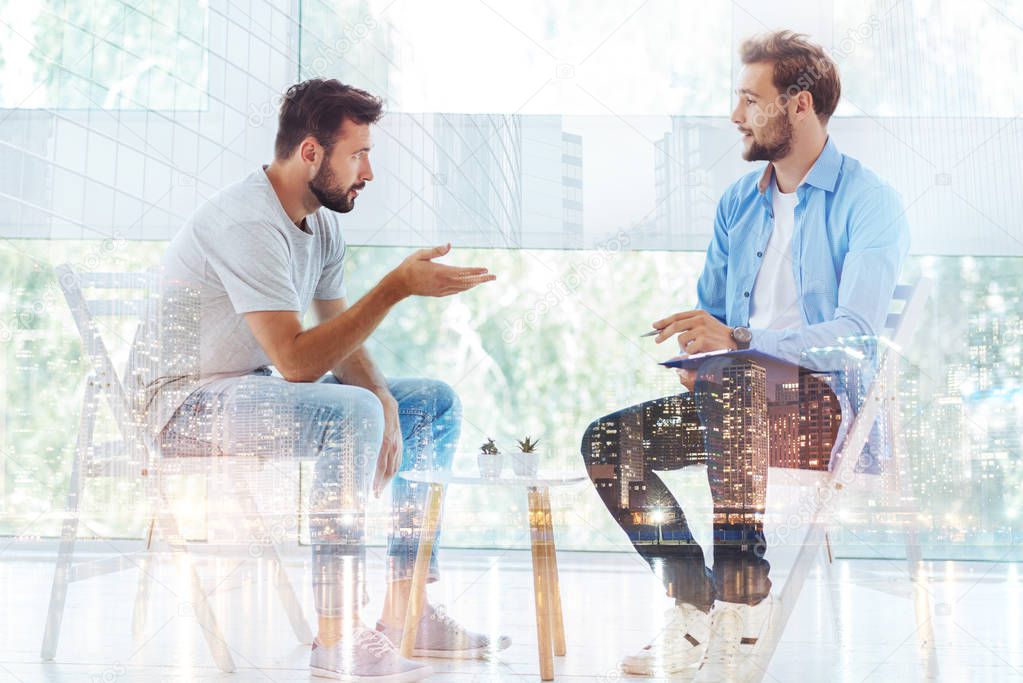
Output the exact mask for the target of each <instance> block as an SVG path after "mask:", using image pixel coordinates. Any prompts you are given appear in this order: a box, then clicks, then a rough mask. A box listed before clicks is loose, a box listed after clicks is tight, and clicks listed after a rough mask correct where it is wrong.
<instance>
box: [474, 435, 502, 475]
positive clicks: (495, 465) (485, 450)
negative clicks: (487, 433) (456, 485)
mask: <svg viewBox="0 0 1023 683" xmlns="http://www.w3.org/2000/svg"><path fill="white" fill-rule="evenodd" d="M476 463H477V464H478V465H479V468H480V476H481V477H483V478H484V479H496V478H497V477H500V476H501V451H500V450H498V448H497V444H496V443H494V440H493V439H491V438H489V437H488V438H487V441H486V443H484V444H483V445H482V446H480V452H479V453H477V454H476Z"/></svg>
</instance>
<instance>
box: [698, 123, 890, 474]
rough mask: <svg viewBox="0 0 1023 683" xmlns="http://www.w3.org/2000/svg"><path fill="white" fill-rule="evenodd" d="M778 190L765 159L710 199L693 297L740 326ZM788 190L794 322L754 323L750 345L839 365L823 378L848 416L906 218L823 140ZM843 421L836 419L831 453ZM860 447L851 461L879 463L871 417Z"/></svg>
mask: <svg viewBox="0 0 1023 683" xmlns="http://www.w3.org/2000/svg"><path fill="white" fill-rule="evenodd" d="M777 191H778V189H777V184H776V183H775V182H774V167H773V166H772V165H771V164H768V165H767V167H766V168H764V169H762V170H760V171H754V172H753V173H750V174H748V175H745V176H743V177H742V178H740V179H739V180H738V181H737V182H735V183H734V184H733V185H732V186H731V187H729V188H728V189H727V190H726V191H725V194H724V196H722V198H721V201H720V202H719V203H718V207H717V216H716V218H715V221H714V237H713V239H712V240H711V243H710V247H709V248H708V249H707V260H706V263H705V264H704V268H703V273H702V275H701V276H700V281H699V283H698V286H697V295H698V301H699V304H698V305H699V308H701V309H702V310H705V311H707V312H708V313H710V314H711V315H713V316H714V317H715V318H717V319H718V320H720V321H721V322H723V323H725V324H726V325H729V326H731V327H748V326H749V315H750V301H751V299H752V296H753V287H754V285H755V283H756V279H757V273H758V272H759V270H760V264H761V262H762V261H763V255H764V252H765V251H766V249H767V241H768V239H770V237H771V230H772V229H773V228H774V209H773V206H772V199H773V196H774V195H773V193H774V192H777ZM796 195H797V197H798V198H799V203H798V204H797V205H796V209H795V226H794V227H795V229H794V232H793V236H792V254H791V256H792V277H793V278H794V279H795V283H796V293H797V296H798V298H799V310H800V314H801V316H802V325H800V326H799V327H794V328H790V329H777V330H776V329H760V328H754V329H752V330H751V331H752V333H753V341H752V342H751V344H750V348H752V349H755V350H757V351H761V352H763V353H766V354H769V355H771V356H774V357H776V358H781V359H783V360H786V361H789V362H791V363H797V364H799V365H802V366H804V367H808V368H811V369H814V370H821V371H841V372H837V373H836V374H835V375H834V376H833V381H832V382H831V385H832V388H833V389H834V390H835V392H836V394H838V395H839V400H840V401H842V403H843V405H845V406H847V407H848V408H849V409H851V414H847V415H846V417H852V415H854V414H855V413H856V412H857V408H858V403H859V402H860V401H862V399H863V398H864V394H865V392H866V390H867V385H868V384H869V383H870V381H871V379H872V378H873V375H874V360H875V357H874V349H875V348H876V347H875V345H874V344H873V343H872V342H870V341H869V340H870V339H872V338H876V337H877V336H879V335H880V334H881V331H882V329H883V327H884V321H885V317H886V316H887V314H888V307H889V305H890V304H891V300H892V294H893V293H894V291H895V285H896V284H897V282H898V278H899V273H900V271H901V269H902V263H903V261H904V260H905V258H906V254H907V253H908V251H909V226H908V224H907V222H906V218H905V211H904V209H903V208H902V200H901V199H900V197H899V195H898V193H897V192H896V191H895V189H894V188H892V187H891V186H890V185H888V184H887V183H885V182H884V181H883V180H881V179H880V178H879V177H878V176H877V175H875V174H874V173H873V172H871V171H869V170H867V169H866V168H864V167H863V166H862V165H861V164H860V162H858V161H856V160H855V159H853V158H851V157H848V156H846V155H844V154H842V153H841V152H839V151H838V148H837V147H835V143H834V142H832V140H831V138H828V141H827V142H826V143H825V145H824V149H823V150H822V151H821V153H820V156H818V157H817V161H816V162H814V164H813V167H811V169H810V172H809V173H808V174H807V176H806V178H805V179H804V181H803V183H802V184H800V186H799V187H798V188H796ZM850 340H853V341H851V342H850ZM855 340H859V341H858V342H857V341H855ZM863 340H867V341H863ZM856 346H859V347H860V348H862V349H863V350H864V351H866V354H864V355H862V356H856V355H853V357H850V354H849V353H847V352H846V351H845V350H846V349H849V348H850V347H856ZM857 358H859V359H862V360H856V359H857ZM851 361H852V364H851ZM850 375H855V378H853V377H850ZM848 426H849V423H848V421H847V420H843V428H842V431H841V432H840V434H839V437H838V440H837V441H836V444H835V451H837V450H838V448H839V447H840V445H841V442H842V438H843V436H844V433H845V431H846V429H847V428H848ZM864 455H866V456H873V457H869V458H866V459H861V460H860V463H861V464H859V465H858V466H857V469H859V470H866V471H872V472H877V471H879V470H878V467H879V464H880V463H879V462H878V460H879V459H885V458H887V457H890V449H889V444H888V443H887V439H885V438H883V435H882V433H881V432H880V431H879V426H878V425H877V424H875V425H873V428H872V430H871V436H870V440H869V442H868V444H867V447H866V449H865V453H864ZM831 464H832V466H833V465H834V461H832V463H831Z"/></svg>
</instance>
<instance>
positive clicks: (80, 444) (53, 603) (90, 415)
mask: <svg viewBox="0 0 1023 683" xmlns="http://www.w3.org/2000/svg"><path fill="white" fill-rule="evenodd" d="M98 400H99V391H98V389H97V388H96V384H95V382H94V381H93V379H92V378H91V377H90V379H89V380H88V382H87V384H86V385H85V397H84V399H83V401H82V414H81V417H80V418H79V424H78V439H77V443H76V444H75V458H74V460H73V461H72V463H71V480H70V481H69V482H68V491H67V501H66V503H65V505H64V521H63V524H61V531H60V549H59V550H58V552H57V565H56V567H55V568H54V570H53V586H52V588H51V590H50V606H49V609H48V610H47V613H46V630H45V631H44V632H43V645H42V648H41V649H40V656H41V657H42V659H43V660H44V661H50V660H52V659H53V658H54V657H55V656H56V654H57V641H58V640H59V639H60V626H61V622H62V621H63V620H64V602H65V600H66V599H67V588H68V574H69V573H70V571H71V561H72V560H73V559H74V554H75V540H76V539H77V537H78V506H79V503H80V501H81V497H82V489H83V485H82V467H83V465H84V463H85V458H86V454H87V452H88V449H89V447H90V445H91V444H92V434H93V429H94V427H95V425H96V402H97V401H98Z"/></svg>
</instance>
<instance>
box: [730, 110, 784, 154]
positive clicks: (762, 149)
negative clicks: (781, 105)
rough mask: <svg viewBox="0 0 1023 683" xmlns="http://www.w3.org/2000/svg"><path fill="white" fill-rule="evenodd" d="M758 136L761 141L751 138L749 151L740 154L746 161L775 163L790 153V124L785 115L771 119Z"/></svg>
mask: <svg viewBox="0 0 1023 683" xmlns="http://www.w3.org/2000/svg"><path fill="white" fill-rule="evenodd" d="M760 134H761V136H762V137H763V141H762V142H761V141H758V140H757V139H756V138H755V137H754V138H752V139H751V140H750V146H749V149H747V150H746V151H744V152H743V153H742V158H743V159H745V160H746V161H777V160H778V159H784V158H785V157H786V156H788V153H789V152H790V151H792V122H791V121H789V117H788V115H787V114H785V115H781V116H776V117H774V118H773V119H771V121H770V123H768V124H767V125H766V126H764V127H763V128H762V129H761V132H760Z"/></svg>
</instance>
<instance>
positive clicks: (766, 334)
mask: <svg viewBox="0 0 1023 683" xmlns="http://www.w3.org/2000/svg"><path fill="white" fill-rule="evenodd" d="M750 334H752V335H753V339H752V340H751V341H750V344H749V347H750V349H751V350H753V351H759V352H760V353H764V354H767V355H768V356H774V357H775V358H779V357H780V355H779V354H778V343H779V342H781V338H782V335H783V334H785V330H768V329H752V330H750Z"/></svg>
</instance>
